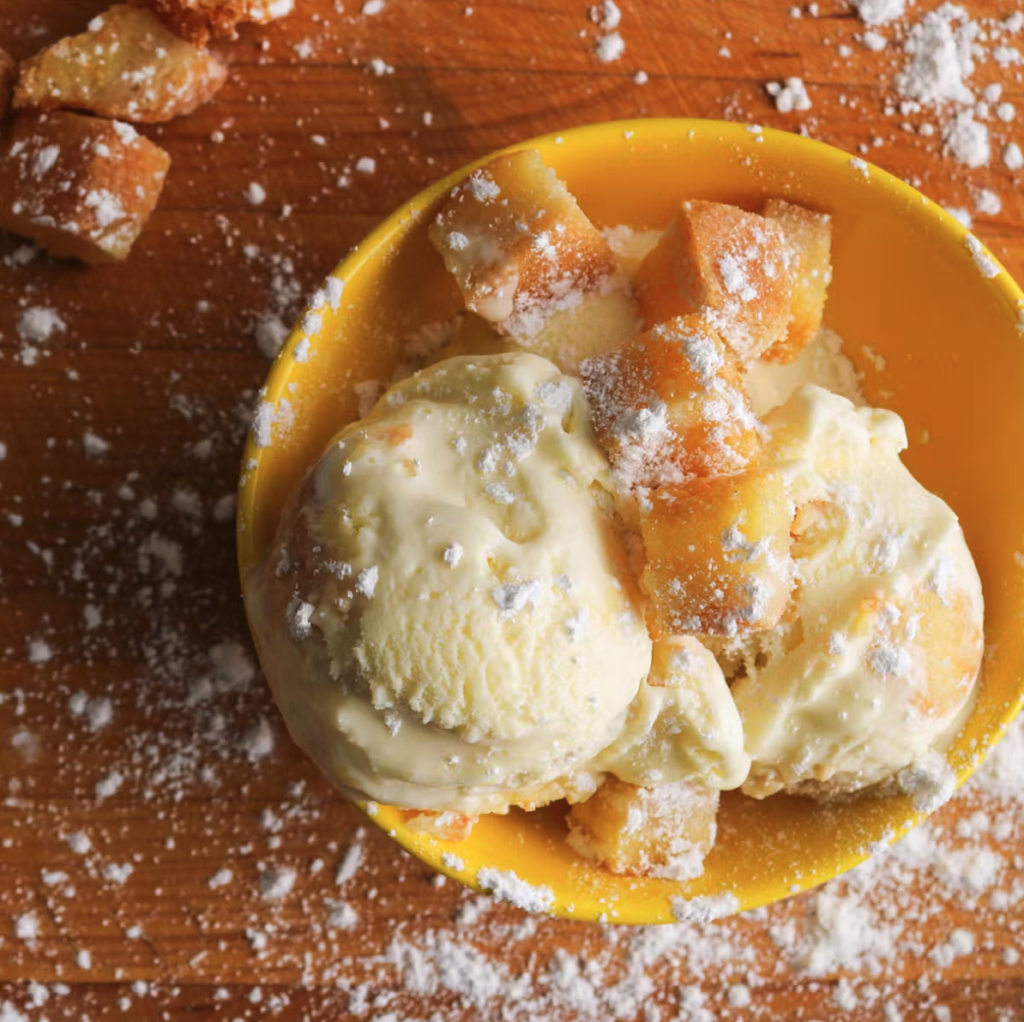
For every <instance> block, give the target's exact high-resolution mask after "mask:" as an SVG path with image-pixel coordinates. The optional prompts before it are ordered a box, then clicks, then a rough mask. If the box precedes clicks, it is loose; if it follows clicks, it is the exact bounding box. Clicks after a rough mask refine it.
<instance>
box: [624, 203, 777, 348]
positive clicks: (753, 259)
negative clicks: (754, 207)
mask: <svg viewBox="0 0 1024 1022" xmlns="http://www.w3.org/2000/svg"><path fill="white" fill-rule="evenodd" d="M785 251H786V249H785V234H784V232H783V229H782V227H781V226H780V225H779V224H777V223H775V222H774V221H772V220H766V219H765V218H764V217H762V216H758V215H757V214H756V213H747V212H745V211H744V210H742V209H738V208H737V207H736V206H727V205H724V204H722V203H718V202H703V201H698V200H694V201H691V202H684V203H683V205H682V207H681V208H680V210H679V212H678V213H677V214H676V215H675V217H674V218H673V220H672V222H671V223H670V224H669V226H668V228H667V229H666V231H665V233H664V234H663V235H662V238H661V240H660V241H659V242H658V244H657V245H656V246H655V247H654V249H653V250H652V251H651V252H650V254H649V255H648V256H647V258H646V259H644V261H643V263H642V264H641V265H640V269H639V270H638V271H637V274H636V277H635V279H634V285H635V286H636V290H637V295H638V296H639V299H640V311H641V313H642V315H643V317H644V323H645V325H646V326H647V327H652V326H655V325H656V324H658V323H664V322H666V321H667V320H670V319H672V318H673V317H674V316H685V315H686V314H687V313H691V312H699V311H703V313H704V315H705V316H706V317H707V319H708V321H709V322H710V323H711V325H712V326H713V327H715V329H716V330H717V331H718V332H719V333H720V334H721V335H722V337H723V339H724V340H725V342H726V344H728V345H729V347H730V348H731V349H732V350H733V352H734V354H735V355H736V356H737V357H738V358H739V359H740V361H741V362H743V363H748V362H751V361H753V360H754V359H755V358H758V357H759V356H760V355H761V353H762V352H763V351H766V350H767V349H769V348H771V347H773V346H774V345H776V344H778V343H779V342H780V341H782V340H783V339H784V338H785V337H786V330H787V327H788V324H789V320H790V317H791V315H792V313H791V310H790V277H789V271H788V269H787V268H786V257H785Z"/></svg>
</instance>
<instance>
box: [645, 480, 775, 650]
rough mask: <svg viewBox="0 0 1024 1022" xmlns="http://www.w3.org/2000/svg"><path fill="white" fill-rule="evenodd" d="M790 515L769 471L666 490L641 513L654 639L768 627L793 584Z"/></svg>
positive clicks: (653, 497) (654, 496)
mask: <svg viewBox="0 0 1024 1022" xmlns="http://www.w3.org/2000/svg"><path fill="white" fill-rule="evenodd" d="M792 520H793V510H792V506H791V503H790V500H789V495H788V491H787V487H786V481H785V477H784V475H783V473H782V472H780V471H778V470H773V469H751V470H750V471H747V472H743V473H740V474H738V475H731V476H716V477H714V478H708V479H694V480H692V481H691V482H689V483H686V484H684V485H682V486H664V487H662V488H661V489H659V490H657V491H655V492H653V493H651V494H650V500H649V502H648V503H647V504H646V505H645V506H643V507H641V512H640V531H641V535H642V536H643V541H644V548H645V550H646V553H647V565H646V567H645V569H644V574H643V578H642V585H643V587H644V589H645V591H646V592H647V594H648V596H649V597H650V601H651V602H650V607H649V611H648V628H649V630H650V632H651V635H652V636H653V637H654V638H662V637H665V636H670V635H678V634H681V633H701V634H707V635H725V636H733V635H739V634H743V633H746V632H751V631H760V630H763V629H767V628H772V627H774V626H775V625H776V624H777V623H778V621H779V619H780V618H781V616H782V614H783V612H784V610H785V609H786V605H787V603H788V602H789V595H790V591H791V589H792V584H793V571H792V561H791V557H790V526H791V523H792Z"/></svg>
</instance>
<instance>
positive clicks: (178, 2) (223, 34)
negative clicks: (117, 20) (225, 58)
mask: <svg viewBox="0 0 1024 1022" xmlns="http://www.w3.org/2000/svg"><path fill="white" fill-rule="evenodd" d="M131 3H132V4H133V5H134V6H136V7H149V8H152V10H153V11H154V12H155V13H156V14H157V15H158V16H159V18H160V20H161V21H163V22H164V24H166V25H167V26H168V28H170V29H171V30H172V31H174V32H177V33H178V35H180V36H182V37H183V38H184V39H188V40H189V41H190V42H193V43H195V44H196V45H198V46H205V45H206V44H207V43H208V42H209V41H210V38H211V37H213V38H215V39H235V38H237V37H238V26H239V25H243V24H245V23H247V22H254V23H256V24H260V25H263V24H266V23H267V22H269V21H274V20H276V19H277V18H282V17H284V16H285V15H287V14H290V13H291V11H292V7H293V3H290V2H288V0H131Z"/></svg>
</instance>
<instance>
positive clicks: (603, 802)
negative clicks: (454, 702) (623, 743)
mask: <svg viewBox="0 0 1024 1022" xmlns="http://www.w3.org/2000/svg"><path fill="white" fill-rule="evenodd" d="M718 797H719V796H718V791H717V790H715V789H714V788H706V787H704V786H703V785H697V784H690V783H688V782H686V781H674V782H670V783H668V784H661V785H658V786H657V787H656V788H638V787H636V786H634V785H632V784H627V783H626V782H625V781H620V780H619V779H618V778H617V777H609V778H608V779H607V780H606V781H605V782H604V783H603V784H602V785H601V787H600V788H598V789H597V792H596V794H594V795H593V796H592V797H591V798H589V799H588V800H587V801H586V802H580V803H577V804H576V805H574V806H573V807H572V808H571V809H570V810H569V815H568V823H569V834H568V836H567V838H566V840H567V841H568V842H569V845H570V846H571V847H572V848H573V849H574V850H575V851H577V852H579V854H580V855H582V856H583V857H584V858H586V859H589V860H590V861H591V862H596V863H599V864H600V865H602V866H605V867H606V868H607V869H610V870H611V871H612V872H613V873H622V874H626V875H629V876H659V877H671V878H673V879H676V880H692V879H693V878H694V877H698V876H700V875H701V874H702V873H703V872H704V859H705V857H706V856H707V854H708V852H709V851H710V850H711V848H712V846H713V845H714V843H715V816H716V814H717V812H718Z"/></svg>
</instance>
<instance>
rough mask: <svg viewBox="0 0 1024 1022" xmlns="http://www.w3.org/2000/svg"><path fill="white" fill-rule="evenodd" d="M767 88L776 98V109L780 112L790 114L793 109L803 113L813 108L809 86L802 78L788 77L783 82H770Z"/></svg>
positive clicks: (769, 93)
mask: <svg viewBox="0 0 1024 1022" xmlns="http://www.w3.org/2000/svg"><path fill="white" fill-rule="evenodd" d="M765 89H766V90H767V92H768V95H769V96H771V97H772V98H773V99H774V100H775V109H776V110H778V111H779V113H780V114H788V113H791V112H793V111H796V112H798V113H802V112H803V111H805V110H810V109H811V98H810V96H808V95H807V88H806V86H805V85H804V83H803V80H802V79H800V78H787V79H785V81H783V82H769V83H768V84H767V85H766V86H765Z"/></svg>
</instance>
